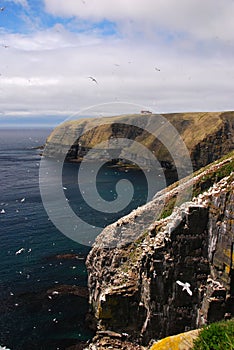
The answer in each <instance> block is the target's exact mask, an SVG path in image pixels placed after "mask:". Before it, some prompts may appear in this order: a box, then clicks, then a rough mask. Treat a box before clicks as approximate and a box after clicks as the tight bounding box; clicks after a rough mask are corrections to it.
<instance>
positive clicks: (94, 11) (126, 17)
mask: <svg viewBox="0 0 234 350" xmlns="http://www.w3.org/2000/svg"><path fill="white" fill-rule="evenodd" d="M44 1H45V7H46V10H47V11H48V12H49V13H51V14H53V15H56V16H61V17H71V16H77V17H79V18H82V19H87V20H91V21H101V20H103V19H108V20H110V21H114V22H117V23H118V24H119V25H120V27H121V28H125V29H126V28H128V29H129V30H130V29H131V28H132V27H134V29H136V28H137V27H138V30H149V29H151V30H159V31H162V30H163V31H169V32H173V33H174V32H175V31H177V32H178V33H181V34H185V35H186V34H187V35H191V36H193V37H195V38H197V39H200V40H202V39H213V38H215V37H219V38H221V39H224V40H230V39H233V32H234V21H233V15H234V2H233V1H232V0H224V1H222V2H221V1H220V0H206V1H204V0H189V1H188V0H157V1H155V0H144V1H142V0H111V1H110V0H86V1H85V0H44ZM139 26H140V27H139Z"/></svg>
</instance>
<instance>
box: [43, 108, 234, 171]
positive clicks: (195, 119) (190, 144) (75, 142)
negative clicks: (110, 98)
mask: <svg viewBox="0 0 234 350" xmlns="http://www.w3.org/2000/svg"><path fill="white" fill-rule="evenodd" d="M162 117H163V118H165V120H168V121H169V122H170V123H171V124H172V125H173V126H174V127H175V129H176V130H177V132H178V134H179V135H180V136H181V137H182V139H183V140H184V142H185V144H186V146H187V148H188V150H189V153H190V156H191V159H192V163H193V167H194V169H199V168H201V167H202V166H205V165H207V164H209V163H211V162H212V161H215V160H216V159H218V158H220V157H221V156H222V155H223V154H227V153H228V152H230V151H231V150H233V144H234V112H199V113H198V112H197V113H173V114H162ZM166 124H167V123H165V122H164V121H163V120H161V121H159V115H157V114H146V115H143V114H132V115H121V116H114V117H106V118H87V119H79V120H72V121H68V122H65V123H63V124H62V125H60V126H58V127H57V128H56V129H55V130H54V131H53V132H52V133H51V135H50V136H49V138H48V140H47V143H46V147H45V150H44V155H45V156H47V157H66V159H67V160H70V161H81V160H82V159H83V157H84V156H85V155H86V154H87V152H88V151H89V150H90V149H91V148H93V147H95V146H97V145H98V144H100V143H103V142H104V141H110V140H117V139H118V138H124V139H131V140H134V141H136V142H137V143H141V144H142V145H144V146H146V147H147V148H148V149H149V150H150V151H151V152H153V154H154V155H155V156H156V158H157V159H158V161H159V162H161V164H162V165H163V166H164V167H166V168H169V169H171V168H173V167H174V163H173V159H172V157H171V155H170V148H171V147H173V143H175V140H174V139H171V140H168V139H167V140H166V142H162V140H160V136H162V135H163V136H165V134H166V133H167V131H168V130H167V129H166ZM156 134H157V135H158V136H159V137H158V138H157V137H155V135H156ZM163 141H165V139H163ZM166 143H167V145H166ZM165 146H167V147H165ZM108 147H109V146H108V142H107V144H106V146H105V150H104V149H102V147H101V146H100V149H99V151H98V152H99V156H101V157H102V158H105V157H106V159H107V160H109V158H110V155H111V158H112V159H113V158H116V159H124V158H125V159H127V158H128V159H130V160H133V161H135V162H136V163H138V164H140V165H147V166H150V165H151V160H150V159H149V158H148V157H147V156H146V155H144V156H142V154H139V152H138V150H136V149H134V147H129V149H128V152H127V153H126V150H125V152H124V153H123V152H122V153H121V147H120V149H119V152H118V150H117V151H115V152H114V156H113V153H112V154H111V152H109V153H110V154H109V153H108V152H106V151H107V148H108ZM109 148H111V147H109ZM178 153H179V152H178ZM181 156H183V155H181Z"/></svg>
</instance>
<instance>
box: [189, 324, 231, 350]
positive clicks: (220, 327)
mask: <svg viewBox="0 0 234 350" xmlns="http://www.w3.org/2000/svg"><path fill="white" fill-rule="evenodd" d="M192 350H234V319H232V320H229V321H221V322H216V323H212V324H211V325H209V326H206V327H204V328H203V329H202V331H201V332H200V333H199V336H198V338H197V339H195V340H194V345H193V348H192Z"/></svg>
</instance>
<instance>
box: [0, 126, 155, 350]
mask: <svg viewBox="0 0 234 350" xmlns="http://www.w3.org/2000/svg"><path fill="white" fill-rule="evenodd" d="M50 131H51V130H49V129H36V130H31V129H24V130H22V129H18V130H13V129H9V130H7V129H5V130H4V129H3V130H0V165H1V167H0V184H1V187H0V212H2V213H1V214H0V345H5V346H8V347H9V348H10V349H11V350H21V349H24V350H27V349H30V350H32V349H35V350H37V349H41V350H53V349H65V348H66V347H67V346H69V345H72V344H75V343H76V342H79V341H86V340H88V339H90V338H91V337H92V336H93V332H92V331H91V330H89V329H88V328H87V326H86V325H85V316H86V313H87V311H88V301H87V299H85V298H81V297H78V296H74V295H64V296H62V297H61V296H58V295H55V296H54V297H53V298H52V299H49V298H48V295H47V294H46V292H47V290H48V289H51V288H53V289H54V290H56V287H58V286H61V285H76V286H77V285H78V286H86V285H87V272H86V268H85V261H84V260H82V259H81V260H74V259H58V258H56V255H58V254H69V253H71V254H80V255H81V256H86V255H87V254H88V252H89V250H90V247H88V246H85V245H81V244H79V243H77V242H74V241H73V240H71V239H69V238H67V237H66V236H65V235H63V234H62V233H61V232H59V230H58V229H57V228H56V227H55V226H54V225H53V223H52V222H51V221H50V219H49V217H48V214H47V212H46V211H45V209H44V207H43V204H42V200H41V196H40V190H39V166H40V160H41V156H40V152H41V150H38V149H35V147H37V146H39V145H42V144H44V143H45V140H46V137H47V136H48V135H49V133H50ZM48 161H49V160H48ZM51 162H52V161H51ZM78 168H79V165H77V164H65V165H64V185H66V186H67V192H68V193H67V196H68V198H69V201H70V203H71V207H72V208H73V210H74V211H76V209H77V208H79V210H80V211H79V213H80V215H82V216H83V218H86V217H87V218H90V219H87V220H90V223H91V225H98V226H100V227H101V226H103V227H104V226H105V225H107V224H108V223H110V222H113V221H115V220H116V219H118V218H119V217H120V216H122V215H124V214H126V213H128V212H130V211H131V210H132V209H133V208H135V207H138V206H139V205H141V204H144V203H145V201H146V197H147V196H146V192H147V189H146V187H147V185H146V180H145V177H144V174H143V173H142V172H139V171H135V170H129V171H127V172H125V171H119V170H116V169H112V168H108V167H105V166H104V167H103V168H102V169H101V170H100V172H99V178H98V186H99V192H100V194H101V195H102V196H103V198H104V199H106V200H110V201H111V200H113V193H115V191H114V190H113V188H114V187H113V186H115V183H116V179H122V178H127V179H130V180H131V181H132V182H133V183H134V188H136V194H135V195H134V198H133V200H132V202H131V204H130V205H129V206H128V207H127V208H126V209H125V210H123V211H121V212H120V213H116V214H113V215H109V216H108V215H107V216H106V217H105V220H104V217H103V215H98V213H96V212H95V211H93V209H92V208H90V207H89V206H86V205H85V203H84V202H82V199H81V194H80V192H79V191H78V190H77V171H78ZM87 176H88V174H87ZM158 189H160V185H159V188H158ZM22 199H25V200H23V201H22ZM100 231H101V228H100ZM82 234H84V235H85V234H87V233H86V232H82ZM22 248H23V249H24V250H23V251H22V253H21V254H16V252H17V251H18V250H20V249H22Z"/></svg>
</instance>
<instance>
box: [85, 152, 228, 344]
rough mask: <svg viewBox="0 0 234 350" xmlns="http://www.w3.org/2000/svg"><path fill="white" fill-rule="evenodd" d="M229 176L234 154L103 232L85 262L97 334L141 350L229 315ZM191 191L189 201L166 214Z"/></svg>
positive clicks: (157, 196) (160, 194)
mask: <svg viewBox="0 0 234 350" xmlns="http://www.w3.org/2000/svg"><path fill="white" fill-rule="evenodd" d="M233 171H234V152H232V153H231V154H229V155H228V156H227V157H225V158H223V159H222V160H220V161H217V162H216V163H214V164H212V165H210V166H207V167H206V168H204V169H202V170H200V171H198V172H197V173H195V174H194V177H193V178H187V179H185V181H184V183H183V184H182V185H181V184H180V185H179V186H178V185H176V184H174V185H172V186H171V187H170V188H168V189H165V190H163V191H161V192H160V193H158V194H157V195H156V196H155V198H154V199H153V201H152V202H150V203H148V204H147V205H146V206H143V207H141V208H139V209H137V210H135V211H134V212H133V213H131V214H129V215H127V216H126V217H124V218H122V219H120V220H118V221H117V222H116V223H114V224H112V225H110V226H108V227H107V228H105V229H104V231H103V232H102V234H101V235H100V236H99V237H98V238H97V240H96V242H95V244H94V246H93V248H92V250H91V252H90V254H89V256H88V259H87V268H88V273H89V292H90V305H91V306H92V310H93V313H94V315H95V317H96V318H97V320H98V329H99V330H110V331H114V332H118V333H119V334H122V333H125V334H127V335H126V337H127V339H128V341H137V342H138V343H140V344H143V345H146V344H148V342H149V341H150V340H151V339H160V338H163V337H165V336H168V335H173V334H178V333H181V332H184V331H187V330H190V329H195V328H197V327H200V326H202V325H203V324H206V323H209V322H213V321H215V320H219V319H222V318H224V317H231V316H233V315H234V308H233V305H234V303H233V300H234V256H233V255H234V253H233V250H234V226H233V223H234V217H233V212H234V191H233V190H234V178H233V176H234V175H233ZM191 186H192V191H193V198H192V200H191V201H190V202H186V203H183V204H181V205H177V207H176V208H175V209H174V210H172V209H173V206H174V204H175V198H176V196H177V194H178V193H179V192H180V190H181V187H183V190H186V188H189V187H191ZM161 201H163V203H164V209H163V212H162V213H161V217H162V218H161V219H160V220H156V221H155V220H154V214H155V212H157V209H158V207H159V204H160V203H161ZM177 204H178V203H177ZM137 219H138V221H137ZM141 221H143V222H144V230H141V224H142V222H141ZM121 228H123V232H122V234H121V237H120V236H119V232H120V231H121V230H120V229H121ZM136 233H137V234H136ZM126 237H127V238H128V239H127V240H126ZM129 237H131V240H129ZM117 240H118V242H116V241H117ZM104 242H105V244H104ZM107 242H108V245H109V247H108V245H107ZM120 242H121V243H120ZM178 282H179V283H178ZM181 283H182V284H185V283H187V289H186V288H183V285H182V284H181ZM97 349H98V347H97Z"/></svg>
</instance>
